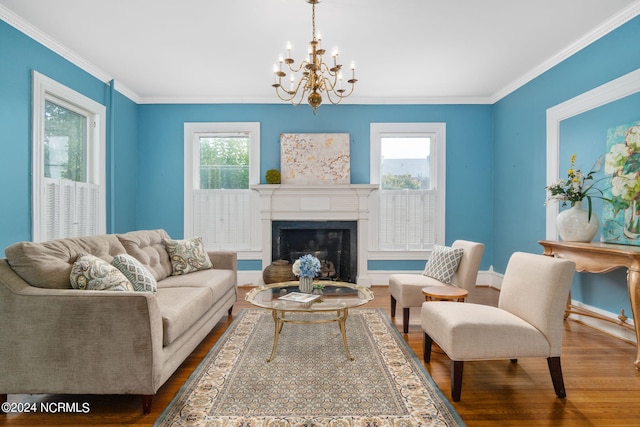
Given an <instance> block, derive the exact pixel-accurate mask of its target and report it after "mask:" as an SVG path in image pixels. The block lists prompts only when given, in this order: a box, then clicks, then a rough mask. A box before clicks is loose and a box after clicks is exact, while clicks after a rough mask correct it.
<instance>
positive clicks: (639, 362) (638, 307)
mask: <svg viewBox="0 0 640 427" xmlns="http://www.w3.org/2000/svg"><path fill="white" fill-rule="evenodd" d="M627 286H628V287H629V300H630V301H631V313H632V316H633V324H634V326H635V330H636V343H637V344H636V361H635V362H634V365H635V367H636V369H638V370H640V271H636V270H631V269H629V271H627Z"/></svg>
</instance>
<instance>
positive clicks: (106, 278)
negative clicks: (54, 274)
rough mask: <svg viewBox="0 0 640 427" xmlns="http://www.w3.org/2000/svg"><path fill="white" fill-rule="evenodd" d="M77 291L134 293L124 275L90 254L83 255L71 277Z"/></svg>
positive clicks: (72, 269) (73, 269)
mask: <svg viewBox="0 0 640 427" xmlns="http://www.w3.org/2000/svg"><path fill="white" fill-rule="evenodd" d="M69 279H70V280H71V286H72V287H73V288H75V289H82V290H95V291H133V286H132V285H131V283H130V282H129V281H128V280H127V278H126V277H124V274H122V273H121V272H120V270H118V269H117V268H115V267H114V266H112V265H111V264H109V263H108V262H107V261H105V260H103V259H100V258H98V257H96V256H93V255H90V254H81V255H80V256H79V257H78V259H77V260H76V262H74V263H73V266H72V267H71V274H70V275H69Z"/></svg>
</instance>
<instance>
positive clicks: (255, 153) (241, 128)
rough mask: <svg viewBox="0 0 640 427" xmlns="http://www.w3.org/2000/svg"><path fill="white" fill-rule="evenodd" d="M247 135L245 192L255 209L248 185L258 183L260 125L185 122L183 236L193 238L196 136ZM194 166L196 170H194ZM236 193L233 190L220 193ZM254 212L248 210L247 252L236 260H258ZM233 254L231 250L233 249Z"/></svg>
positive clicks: (257, 220)
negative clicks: (247, 171) (250, 226)
mask: <svg viewBox="0 0 640 427" xmlns="http://www.w3.org/2000/svg"><path fill="white" fill-rule="evenodd" d="M234 133H235V134H237V133H242V134H247V135H249V188H247V191H250V192H251V203H252V204H255V205H256V206H257V204H256V203H257V200H256V197H257V195H256V192H255V191H253V190H251V186H252V185H256V184H259V183H260V122H185V123H184V236H185V238H187V237H191V236H194V233H195V230H194V218H193V215H194V206H193V190H195V189H199V188H200V181H199V166H200V155H199V154H200V153H199V149H196V144H199V136H200V135H208V134H227V135H229V134H234ZM196 166H197V167H196ZM221 191H237V190H221ZM256 211H257V209H251V220H250V221H251V225H252V230H251V236H250V249H248V250H237V251H236V252H237V253H238V258H239V259H254V258H256V257H258V258H260V256H261V255H260V254H261V249H260V248H261V230H260V218H259V217H258V212H256ZM234 250H235V249H234Z"/></svg>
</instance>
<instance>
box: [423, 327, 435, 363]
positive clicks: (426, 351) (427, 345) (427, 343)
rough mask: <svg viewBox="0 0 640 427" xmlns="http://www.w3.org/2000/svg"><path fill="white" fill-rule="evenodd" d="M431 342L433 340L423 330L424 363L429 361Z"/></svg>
mask: <svg viewBox="0 0 640 427" xmlns="http://www.w3.org/2000/svg"><path fill="white" fill-rule="evenodd" d="M432 344H433V340H432V339H431V337H430V336H429V335H428V334H427V333H426V332H425V333H424V334H423V336H422V359H423V360H424V361H425V363H429V362H431V345H432Z"/></svg>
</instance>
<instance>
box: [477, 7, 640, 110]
mask: <svg viewBox="0 0 640 427" xmlns="http://www.w3.org/2000/svg"><path fill="white" fill-rule="evenodd" d="M638 15H640V1H637V0H636V1H635V2H634V3H632V4H631V5H629V6H628V7H626V8H625V9H623V10H621V11H620V12H619V13H617V14H616V15H614V16H612V17H611V18H610V19H609V20H607V21H605V22H603V23H602V24H600V25H599V26H597V27H596V28H594V29H593V30H591V31H590V32H589V33H587V34H585V35H584V36H582V37H580V38H579V39H578V40H576V41H574V42H573V43H571V44H570V45H569V46H567V47H566V48H564V49H562V50H561V51H560V52H558V53H556V54H555V55H553V56H551V57H550V58H548V59H547V60H546V61H544V62H543V63H542V64H539V65H538V66H537V67H535V68H534V69H532V70H530V71H529V72H527V73H526V74H524V75H523V76H521V77H520V78H519V79H517V80H515V81H513V82H512V83H510V84H508V85H507V86H505V87H503V88H502V89H500V90H499V91H497V92H496V93H494V94H493V95H492V96H491V97H489V99H490V102H489V103H490V104H495V103H496V102H498V101H499V100H501V99H502V98H504V97H505V96H507V95H509V94H510V93H512V92H514V91H516V90H517V89H518V88H520V87H522V86H524V85H525V84H527V83H528V82H530V81H531V80H533V79H535V78H536V77H538V76H540V75H541V74H543V73H545V72H547V71H549V70H550V69H551V68H553V67H555V66H556V65H558V64H560V63H561V62H562V61H564V60H565V59H567V58H569V57H570V56H572V55H574V54H576V53H577V52H579V51H580V50H582V49H584V48H585V47H587V46H589V45H590V44H591V43H593V42H595V41H596V40H598V39H600V38H601V37H604V36H605V35H607V34H609V33H610V32H611V31H613V30H615V29H616V28H618V27H620V26H622V25H623V24H625V23H626V22H628V21H630V20H631V19H633V18H635V17H636V16H638Z"/></svg>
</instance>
